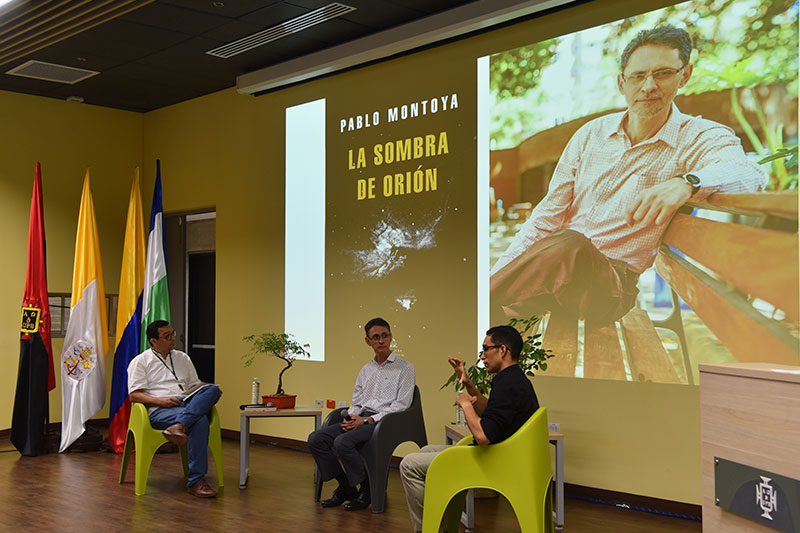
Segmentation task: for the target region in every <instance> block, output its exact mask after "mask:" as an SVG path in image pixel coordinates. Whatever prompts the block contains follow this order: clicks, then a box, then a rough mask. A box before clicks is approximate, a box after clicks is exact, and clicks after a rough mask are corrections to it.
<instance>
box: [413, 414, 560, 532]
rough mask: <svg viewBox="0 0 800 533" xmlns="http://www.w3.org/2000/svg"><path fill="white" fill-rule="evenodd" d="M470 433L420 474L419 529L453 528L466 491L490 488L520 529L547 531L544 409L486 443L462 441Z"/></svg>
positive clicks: (549, 517)
mask: <svg viewBox="0 0 800 533" xmlns="http://www.w3.org/2000/svg"><path fill="white" fill-rule="evenodd" d="M471 442H472V436H469V437H467V438H465V439H462V440H461V441H460V442H459V443H458V445H456V446H453V447H452V448H448V449H446V450H444V451H442V452H440V453H439V454H437V455H436V457H435V458H434V459H433V461H432V462H431V465H430V467H429V469H428V473H427V475H426V477H425V503H424V506H423V513H422V531H423V533H435V532H437V531H439V524H440V523H441V521H442V516H443V515H444V519H445V531H458V529H459V522H460V520H461V510H462V509H463V508H464V497H465V495H466V491H467V490H468V489H471V488H486V489H493V490H495V491H497V492H499V493H500V494H502V495H503V496H505V498H506V499H507V500H508V501H509V503H510V504H511V507H512V508H513V509H514V512H515V513H516V515H517V520H518V521H519V524H520V528H521V530H522V532H523V533H530V532H548V533H552V532H553V512H552V510H553V505H552V491H551V481H552V480H553V474H552V470H551V468H550V449H549V447H548V431H547V410H546V409H545V408H543V407H540V408H539V409H538V410H537V411H536V412H535V413H533V415H532V416H531V417H530V418H529V419H528V421H527V422H525V424H523V426H522V427H521V428H519V429H518V430H517V431H516V433H514V434H513V435H511V436H510V437H509V438H507V439H506V440H504V441H502V442H499V443H497V444H490V445H488V446H468V444H470V443H471Z"/></svg>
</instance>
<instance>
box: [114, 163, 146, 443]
mask: <svg viewBox="0 0 800 533" xmlns="http://www.w3.org/2000/svg"><path fill="white" fill-rule="evenodd" d="M143 288H144V219H143V217H142V195H141V192H140V189H139V167H136V170H135V171H134V175H133V186H132V187H131V198H130V201H129V202H128V220H127V222H126V224H125V243H124V244H123V246H122V271H121V273H120V276H119V303H118V307H117V335H116V341H115V346H116V348H115V350H114V370H113V374H112V377H111V399H110V400H109V409H108V419H109V420H110V423H109V428H108V443H109V444H110V445H111V448H113V450H114V451H115V452H117V453H122V450H123V448H124V447H125V435H126V433H127V431H128V421H129V420H130V416H131V401H130V398H128V365H129V364H130V362H131V359H133V358H134V357H136V356H137V355H138V354H139V336H140V335H141V330H142V289H143Z"/></svg>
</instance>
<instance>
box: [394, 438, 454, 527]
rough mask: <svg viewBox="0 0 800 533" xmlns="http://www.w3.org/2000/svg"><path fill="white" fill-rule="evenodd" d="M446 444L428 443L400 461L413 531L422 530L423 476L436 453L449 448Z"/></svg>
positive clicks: (401, 477) (401, 476) (401, 475)
mask: <svg viewBox="0 0 800 533" xmlns="http://www.w3.org/2000/svg"><path fill="white" fill-rule="evenodd" d="M449 447H450V445H448V444H428V445H427V446H423V447H422V448H421V449H420V450H419V451H418V452H415V453H410V454H408V455H406V456H405V457H403V460H402V461H401V462H400V479H401V480H402V481H403V490H405V492H406V502H407V503H408V514H409V515H410V516H411V525H412V526H413V527H414V531H422V504H423V503H424V502H425V476H426V475H427V474H428V467H430V466H431V461H433V458H434V457H436V454H437V453H439V452H440V451H442V450H445V449H447V448H449Z"/></svg>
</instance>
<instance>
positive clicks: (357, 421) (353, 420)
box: [342, 415, 367, 431]
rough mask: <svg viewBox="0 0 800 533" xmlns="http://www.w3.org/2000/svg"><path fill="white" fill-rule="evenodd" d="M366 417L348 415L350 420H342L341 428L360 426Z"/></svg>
mask: <svg viewBox="0 0 800 533" xmlns="http://www.w3.org/2000/svg"><path fill="white" fill-rule="evenodd" d="M366 420H367V419H366V418H364V417H363V416H358V415H350V420H345V421H344V422H342V430H344V431H350V430H351V429H356V428H357V427H361V426H363V425H364V423H365V422H366Z"/></svg>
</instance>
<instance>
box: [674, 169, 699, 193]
mask: <svg viewBox="0 0 800 533" xmlns="http://www.w3.org/2000/svg"><path fill="white" fill-rule="evenodd" d="M675 177H676V178H681V179H683V181H685V182H686V183H688V184H689V185H691V186H692V196H694V195H695V193H696V192H697V191H698V190H699V189H700V178H698V177H697V176H695V175H694V174H690V173H687V174H678V175H677V176H675Z"/></svg>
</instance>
